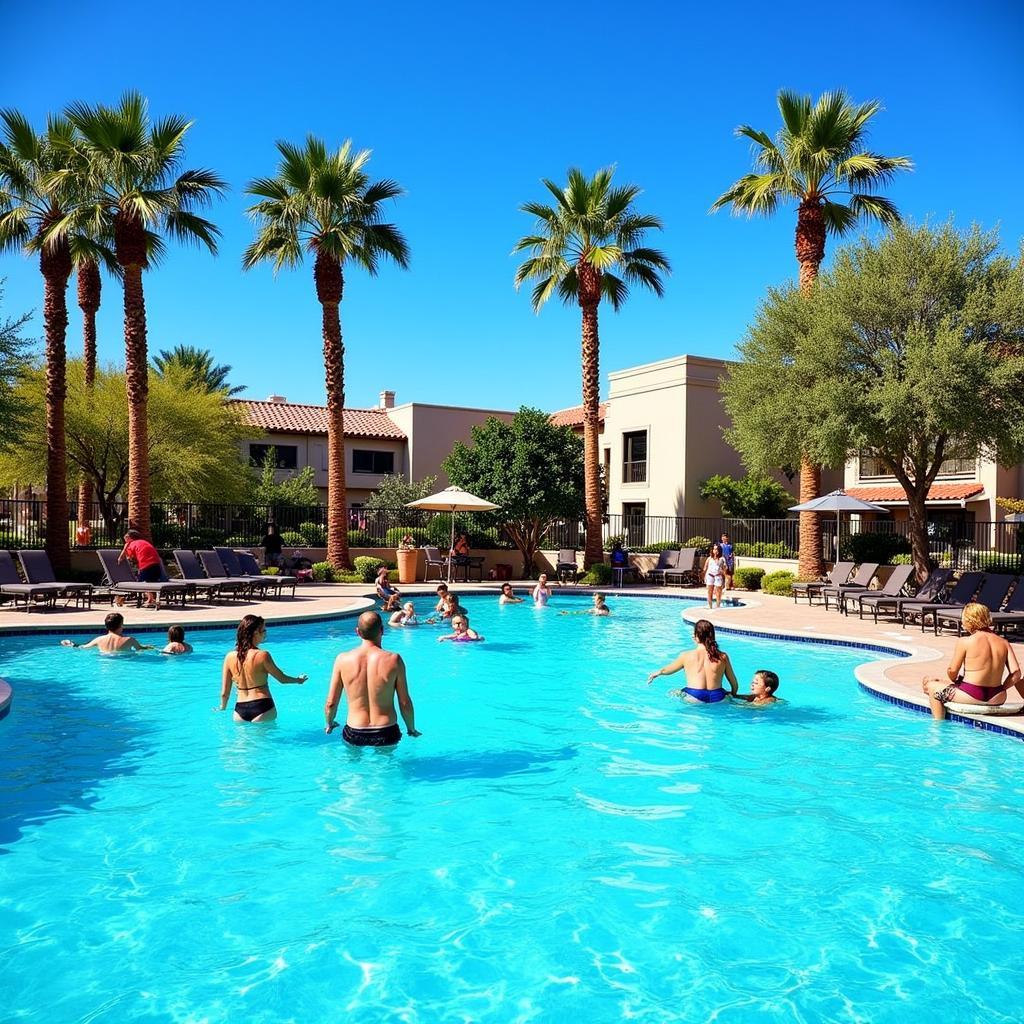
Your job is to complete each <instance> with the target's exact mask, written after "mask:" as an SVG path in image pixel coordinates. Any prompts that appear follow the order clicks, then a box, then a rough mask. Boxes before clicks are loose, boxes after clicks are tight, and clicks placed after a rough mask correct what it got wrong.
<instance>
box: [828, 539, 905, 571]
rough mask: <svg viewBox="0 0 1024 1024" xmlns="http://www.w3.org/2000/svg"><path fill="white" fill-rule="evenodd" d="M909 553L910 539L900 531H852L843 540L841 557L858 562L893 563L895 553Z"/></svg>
mask: <svg viewBox="0 0 1024 1024" xmlns="http://www.w3.org/2000/svg"><path fill="white" fill-rule="evenodd" d="M909 554H910V541H909V540H908V539H907V538H906V537H904V536H903V534H901V533H852V534H850V536H849V537H847V538H846V540H845V541H844V542H843V558H848V559H850V560H852V561H854V562H857V563H858V564H860V563H861V562H878V563H879V564H880V565H893V564H895V563H894V562H893V559H894V558H895V557H896V556H897V555H909Z"/></svg>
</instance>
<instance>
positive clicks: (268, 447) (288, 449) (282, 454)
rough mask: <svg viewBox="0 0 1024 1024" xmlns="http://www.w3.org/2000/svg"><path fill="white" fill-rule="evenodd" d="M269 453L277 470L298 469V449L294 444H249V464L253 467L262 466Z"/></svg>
mask: <svg viewBox="0 0 1024 1024" xmlns="http://www.w3.org/2000/svg"><path fill="white" fill-rule="evenodd" d="M271 451H272V452H273V453H274V464H275V465H276V466H277V468H278V469H298V468H299V449H298V447H297V446H296V445H294V444H250V445H249V462H250V463H251V464H252V465H254V466H262V465H263V463H264V462H265V461H266V458H267V454H268V453H269V452H271Z"/></svg>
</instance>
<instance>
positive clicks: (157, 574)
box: [117, 530, 164, 607]
mask: <svg viewBox="0 0 1024 1024" xmlns="http://www.w3.org/2000/svg"><path fill="white" fill-rule="evenodd" d="M129 558H130V559H131V560H132V561H133V562H134V563H135V564H136V566H137V567H138V570H139V582H140V583H159V582H160V579H161V577H162V576H163V571H164V570H163V565H162V563H161V561H160V553H159V552H158V551H157V549H156V548H155V547H153V545H152V544H150V542H149V541H148V540H146V539H144V538H143V536H142V534H141V533H139V531H138V530H129V531H128V532H127V533H126V534H125V535H124V547H123V548H122V549H121V554H120V555H118V556H117V560H118V561H119V562H124V561H126V560H127V559H129ZM147 604H149V605H150V606H151V607H156V594H150V595H149V597H148V600H147Z"/></svg>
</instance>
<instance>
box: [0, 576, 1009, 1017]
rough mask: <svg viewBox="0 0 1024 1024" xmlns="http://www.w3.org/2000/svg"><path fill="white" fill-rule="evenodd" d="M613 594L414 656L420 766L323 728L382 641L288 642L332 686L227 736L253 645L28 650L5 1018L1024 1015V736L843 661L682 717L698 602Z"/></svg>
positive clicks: (5, 847)
mask: <svg viewBox="0 0 1024 1024" xmlns="http://www.w3.org/2000/svg"><path fill="white" fill-rule="evenodd" d="M417 603H418V604H420V605H421V607H422V608H425V607H426V605H427V602H426V601H423V602H417ZM609 603H610V604H611V605H612V607H613V609H614V614H613V616H612V617H611V618H610V619H607V620H595V619H592V618H590V617H563V616H559V615H558V614H557V611H558V608H559V607H569V606H571V607H574V608H580V607H583V604H582V603H580V602H578V601H573V602H571V603H570V601H568V600H566V599H564V598H561V597H560V598H558V599H556V601H555V602H553V603H552V605H551V606H550V607H549V608H547V609H544V610H535V609H534V608H532V607H530V606H527V605H519V606H511V607H505V608H499V607H497V605H496V603H495V601H494V599H493V598H489V597H488V598H469V599H467V600H466V601H465V604H466V606H467V608H468V609H469V611H470V613H471V619H472V624H473V626H474V627H476V628H478V629H479V630H480V631H481V632H482V633H483V634H485V635H486V636H487V638H488V639H487V642H486V643H484V644H479V645H464V646H461V647H454V646H453V645H449V644H438V643H437V642H436V636H437V631H436V630H434V629H432V628H431V627H420V628H419V629H418V630H408V631H404V632H401V631H398V630H392V631H389V633H388V635H387V638H386V641H387V643H388V645H389V646H391V647H393V648H396V649H398V650H399V651H401V652H402V654H403V655H404V656H405V658H406V661H407V663H408V665H409V674H410V684H411V689H412V693H413V697H414V699H415V701H416V710H417V724H418V726H419V728H420V729H421V730H422V732H423V737H422V738H421V739H418V740H411V739H408V738H406V739H404V740H403V741H402V744H401V745H400V747H399V748H398V749H397V750H396V751H393V752H380V751H353V750H350V749H348V748H346V747H345V746H344V744H343V743H342V742H341V739H340V736H339V735H338V733H335V734H334V735H332V736H329V737H328V736H325V735H324V734H323V731H322V707H323V699H324V695H325V692H326V680H327V675H328V672H329V668H330V665H331V662H332V660H333V657H334V655H335V654H336V653H337V651H338V650H339V649H341V648H342V647H344V646H346V645H348V644H350V643H351V642H352V639H353V638H352V626H353V623H352V621H351V620H341V621H338V622H335V623H332V624H330V625H329V626H328V625H323V624H320V625H308V626H293V627H277V626H271V628H270V635H269V638H268V641H267V646H268V648H269V649H270V650H272V651H273V653H274V655H275V658H276V659H277V660H278V662H279V663H280V664H281V665H282V666H283V667H284V668H285V670H286V671H290V672H309V673H310V676H311V681H310V682H309V683H307V684H306V685H305V686H304V687H296V686H287V687H280V686H279V687H277V688H276V696H277V702H278V707H279V709H280V715H281V717H280V719H279V720H278V722H276V723H274V724H272V725H269V726H264V727H253V726H248V727H245V726H239V725H236V724H235V723H233V722H232V721H231V718H230V716H229V715H221V714H214V713H212V711H211V708H213V707H214V706H215V705H216V704H217V695H218V685H219V665H220V660H221V657H222V654H223V651H224V650H225V649H226V648H227V646H228V645H229V643H230V635H229V634H228V633H227V632H221V631H217V632H202V633H195V634H193V635H192V637H191V639H192V640H193V641H194V642H195V643H196V645H197V648H198V650H197V653H196V654H195V655H194V656H191V657H190V658H185V659H161V658H159V657H158V656H156V655H148V654H147V655H139V656H135V657H124V658H100V657H98V656H96V655H95V654H94V653H92V652H83V651H69V650H64V649H61V648H58V647H56V646H49V645H48V644H49V643H50V641H44V640H41V639H39V638H31V637H15V638H5V639H2V640H0V658H2V661H0V664H2V673H3V675H5V676H6V677H7V678H8V679H9V680H10V681H11V682H12V683H13V684H14V687H15V695H16V697H15V704H14V710H13V713H12V714H11V715H10V717H9V718H8V719H6V720H5V721H4V722H3V723H2V724H0V956H2V959H0V963H2V965H3V968H2V976H0V977H2V980H0V1020H3V1021H7V1020H15V1019H16V1020H18V1021H29V1022H33V1024H36V1022H51V1021H59V1022H61V1024H64V1022H68V1024H70V1022H83V1024H84V1022H86V1021H88V1022H89V1024H107V1022H109V1024H113V1022H124V1021H147V1022H148V1021H156V1022H175V1024H182V1022H188V1024H198V1022H201V1021H209V1022H221V1021H238V1020H245V1021H246V1022H254V1024H255V1022H258V1024H263V1022H266V1024H270V1022H281V1021H296V1022H303V1024H307V1022H319V1021H329V1020H330V1021H333V1020H339V1021H341V1020H347V1019H353V1020H358V1021H360V1022H363V1021H373V1022H376V1021H381V1022H383V1021H396V1020H399V1021H415V1022H433V1021H502V1022H504V1021H520V1020H521V1021H548V1020H551V1021H563V1020H565V1019H567V1018H569V1017H570V1016H572V1017H574V1018H575V1019H578V1020H580V1021H586V1022H593V1021H617V1020H620V1019H624V1018H629V1019H639V1020H645V1021H658V1022H660V1021H675V1020H679V1021H705V1020H715V1021H724V1022H728V1021H742V1022H748V1021H757V1022H761V1021H780V1022H781V1021H787V1022H788V1021H794V1020H798V1021H808V1022H811V1021H814V1022H817V1021H870V1022H872V1024H878V1022H895V1021H908V1020H912V1019H913V1020H915V1021H916V1020H918V1019H920V1020H941V1021H944V1022H948V1021H980V1020H984V1021H986V1022H1002V1021H1006V1022H1009V1021H1015V1022H1016V1021H1019V1019H1020V1007H1021V999H1022V996H1024V972H1022V971H1021V969H1020V966H1019V952H1018V947H1019V944H1018V942H1017V939H1018V936H1019V935H1020V934H1022V926H1024V914H1022V912H1021V911H1020V909H1018V910H1016V911H1014V910H1013V907H1014V906H1018V908H1019V906H1020V903H1021V901H1020V899H1019V892H1020V887H1021V882H1022V880H1024V852H1022V851H1024V844H1022V842H1021V839H1022V836H1021V832H1022V829H1021V824H1020V823H1021V820H1022V811H1024V784H1022V783H1021V781H1020V771H1019V766H1020V750H1021V748H1020V746H1019V744H1018V743H1015V742H1014V741H1011V740H1008V739H1006V738H1003V737H999V736H993V735H989V734H986V733H983V732H980V731H976V730H969V729H962V728H956V727H952V728H951V727H948V726H945V727H943V726H941V725H935V724H933V723H931V722H930V721H929V720H928V719H926V718H925V717H924V716H918V715H910V714H906V713H899V712H894V710H893V709H892V708H891V707H889V706H888V705H886V704H884V703H882V702H880V701H877V700H875V699H874V698H872V697H870V696H869V695H867V694H865V693H863V692H862V691H861V690H860V689H859V687H858V686H857V684H856V682H855V681H854V678H853V668H854V666H855V665H857V664H858V663H860V662H862V661H864V660H867V659H869V658H874V657H877V655H873V654H870V653H867V652H864V651H858V650H851V649H844V648H839V647H834V646H826V645H809V644H797V643H782V642H778V641H768V640H758V639H753V638H749V637H730V636H723V637H722V645H723V646H724V647H725V648H726V649H727V650H728V651H729V652H730V654H731V655H732V657H733V659H734V661H735V662H736V664H737V668H738V670H739V673H740V677H741V681H743V682H746V681H747V680H748V679H749V676H750V674H751V672H752V671H753V670H754V669H755V668H758V667H762V666H765V667H772V668H776V669H777V670H778V671H779V673H780V675H781V677H782V687H781V690H780V695H781V696H783V697H785V698H787V699H788V701H789V702H790V703H789V704H788V705H787V706H785V707H776V708H769V709H761V710H754V709H750V708H745V707H735V706H734V707H728V706H718V707H713V708H706V707H698V708H695V707H688V706H682V705H680V704H678V703H677V702H675V701H674V700H671V699H669V698H667V697H666V695H665V691H666V690H667V689H668V688H669V687H670V685H672V683H673V680H658V681H657V682H656V683H655V685H654V686H653V687H651V688H650V689H648V688H647V687H646V686H645V685H644V680H645V678H646V673H647V671H649V670H650V669H652V668H655V667H657V666H658V665H660V664H663V663H664V662H665V661H667V660H668V659H669V658H670V657H671V656H674V655H675V653H677V652H678V651H679V650H680V649H682V648H683V647H684V646H688V644H689V632H690V630H689V627H688V626H687V625H686V624H685V623H683V622H682V621H681V619H680V614H679V613H680V609H681V607H682V605H681V604H680V603H677V602H675V601H670V600H664V599H662V600H655V599H645V598H632V599H624V598H617V597H615V596H612V597H610V598H609ZM44 643H45V644H47V646H45V647H42V645H43V644H44ZM54 643H55V641H54ZM41 648H42V649H41Z"/></svg>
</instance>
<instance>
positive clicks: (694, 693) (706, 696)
mask: <svg viewBox="0 0 1024 1024" xmlns="http://www.w3.org/2000/svg"><path fill="white" fill-rule="evenodd" d="M683 693H685V694H686V695H687V696H688V697H692V698H693V699H694V700H696V701H700V703H701V704H717V703H718V702H719V701H722V700H725V690H723V689H721V688H719V689H717V690H693V689H691V688H690V687H689V686H685V687H683Z"/></svg>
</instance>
